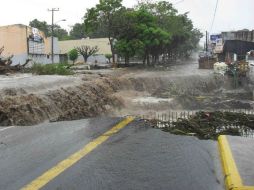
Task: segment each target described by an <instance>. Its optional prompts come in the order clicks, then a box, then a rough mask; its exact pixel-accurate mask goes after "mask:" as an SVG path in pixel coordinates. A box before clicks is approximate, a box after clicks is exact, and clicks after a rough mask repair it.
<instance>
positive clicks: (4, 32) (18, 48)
mask: <svg viewBox="0 0 254 190" xmlns="http://www.w3.org/2000/svg"><path fill="white" fill-rule="evenodd" d="M38 35H39V36H40V39H42V40H39V41H37V40H34V38H33V29H32V28H31V27H28V26H25V25H21V24H16V25H10V26H2V27H0V48H1V47H2V46H4V52H3V53H2V56H4V57H8V56H10V55H14V57H13V59H12V62H13V65H17V64H24V63H25V62H26V60H27V59H32V61H34V62H36V63H42V64H48V63H51V62H52V61H51V37H50V38H46V37H45V35H44V33H43V32H41V31H38ZM28 39H29V40H28ZM27 40H28V41H27ZM59 52H60V49H59V44H58V39H57V38H54V54H55V55H54V63H59Z"/></svg>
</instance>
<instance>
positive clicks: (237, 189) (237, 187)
mask: <svg viewBox="0 0 254 190" xmlns="http://www.w3.org/2000/svg"><path fill="white" fill-rule="evenodd" d="M218 143H219V150H220V156H221V161H222V167H223V171H224V175H225V185H226V189H227V190H254V187H250V186H244V185H243V182H242V179H241V176H240V174H239V172H238V169H237V166H236V164H235V161H234V157H233V155H232V152H231V150H230V146H229V143H228V140H227V137H226V136H224V135H221V136H220V137H219V138H218Z"/></svg>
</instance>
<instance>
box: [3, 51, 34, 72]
mask: <svg viewBox="0 0 254 190" xmlns="http://www.w3.org/2000/svg"><path fill="white" fill-rule="evenodd" d="M3 51H4V46H3V47H2V48H0V74H7V73H13V72H18V71H21V70H22V69H24V67H25V66H26V65H27V64H28V63H29V61H31V60H30V59H27V60H26V62H25V63H24V64H18V65H12V58H13V55H11V56H9V57H3V56H1V54H2V53H3Z"/></svg>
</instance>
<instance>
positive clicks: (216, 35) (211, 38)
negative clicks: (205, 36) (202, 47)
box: [210, 34, 221, 43]
mask: <svg viewBox="0 0 254 190" xmlns="http://www.w3.org/2000/svg"><path fill="white" fill-rule="evenodd" d="M220 38H221V34H212V35H210V41H211V43H216V41H217V39H220Z"/></svg>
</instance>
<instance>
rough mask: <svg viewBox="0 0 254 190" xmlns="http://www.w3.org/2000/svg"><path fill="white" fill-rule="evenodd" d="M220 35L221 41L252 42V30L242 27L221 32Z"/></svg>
mask: <svg viewBox="0 0 254 190" xmlns="http://www.w3.org/2000/svg"><path fill="white" fill-rule="evenodd" d="M221 37H222V40H223V41H227V40H241V41H247V42H254V30H247V29H243V30H238V31H229V32H222V33H221Z"/></svg>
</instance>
